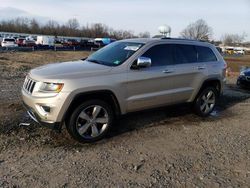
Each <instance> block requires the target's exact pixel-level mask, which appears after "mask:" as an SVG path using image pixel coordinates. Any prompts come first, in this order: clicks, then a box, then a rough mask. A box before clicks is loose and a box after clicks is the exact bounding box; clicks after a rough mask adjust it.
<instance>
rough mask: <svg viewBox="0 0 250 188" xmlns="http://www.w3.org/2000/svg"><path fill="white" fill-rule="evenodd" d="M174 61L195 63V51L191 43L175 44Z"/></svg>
mask: <svg viewBox="0 0 250 188" xmlns="http://www.w3.org/2000/svg"><path fill="white" fill-rule="evenodd" d="M175 58H176V63H195V62H197V52H196V49H195V47H194V46H193V45H185V44H176V50H175Z"/></svg>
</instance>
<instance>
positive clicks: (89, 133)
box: [66, 100, 114, 143]
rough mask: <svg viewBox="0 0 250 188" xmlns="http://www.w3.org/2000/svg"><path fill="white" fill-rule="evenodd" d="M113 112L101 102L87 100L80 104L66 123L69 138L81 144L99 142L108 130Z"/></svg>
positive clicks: (111, 122)
mask: <svg viewBox="0 0 250 188" xmlns="http://www.w3.org/2000/svg"><path fill="white" fill-rule="evenodd" d="M113 119H114V112H113V110H112V108H111V107H110V105H109V104H107V103H106V102H104V101H102V100H89V101H85V102H83V103H82V104H80V105H79V106H78V107H77V108H76V109H75V110H74V111H73V112H72V114H71V115H70V117H69V118H68V121H66V128H67V130H68V132H69V134H70V135H71V137H72V138H73V139H75V140H77V141H78V142H81V143H91V142H96V141H98V140H101V139H102V138H104V137H105V136H106V134H107V133H108V131H109V130H110V128H111V126H112V124H113Z"/></svg>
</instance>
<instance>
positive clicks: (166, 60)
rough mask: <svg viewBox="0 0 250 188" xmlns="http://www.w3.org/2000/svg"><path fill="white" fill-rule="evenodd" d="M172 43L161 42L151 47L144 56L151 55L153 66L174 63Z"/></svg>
mask: <svg viewBox="0 0 250 188" xmlns="http://www.w3.org/2000/svg"><path fill="white" fill-rule="evenodd" d="M173 52H174V51H173V45H172V44H159V45H156V46H153V47H151V48H150V49H149V50H148V51H146V52H145V53H144V54H143V55H142V56H143V57H149V58H151V61H152V66H166V65H172V64H174V56H173Z"/></svg>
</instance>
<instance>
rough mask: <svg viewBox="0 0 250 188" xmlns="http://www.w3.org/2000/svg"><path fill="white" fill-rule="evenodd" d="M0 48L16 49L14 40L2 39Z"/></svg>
mask: <svg viewBox="0 0 250 188" xmlns="http://www.w3.org/2000/svg"><path fill="white" fill-rule="evenodd" d="M1 46H2V47H7V48H13V47H18V45H17V44H16V41H15V39H14V38H3V41H2V42H1Z"/></svg>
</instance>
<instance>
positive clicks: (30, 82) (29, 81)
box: [23, 77, 36, 94]
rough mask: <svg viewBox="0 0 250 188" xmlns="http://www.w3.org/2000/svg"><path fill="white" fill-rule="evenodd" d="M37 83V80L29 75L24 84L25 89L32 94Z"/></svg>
mask: <svg viewBox="0 0 250 188" xmlns="http://www.w3.org/2000/svg"><path fill="white" fill-rule="evenodd" d="M35 85H36V82H35V81H34V80H32V79H30V78H29V77H26V78H25V81H24V84H23V89H24V90H25V91H27V92H28V93H30V94H32V92H33V90H34V87H35Z"/></svg>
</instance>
